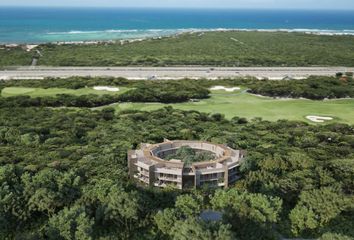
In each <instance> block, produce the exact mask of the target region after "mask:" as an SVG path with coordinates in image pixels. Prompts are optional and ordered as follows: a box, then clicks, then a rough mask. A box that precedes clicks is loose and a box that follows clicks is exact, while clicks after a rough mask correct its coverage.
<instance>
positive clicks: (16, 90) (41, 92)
mask: <svg viewBox="0 0 354 240" xmlns="http://www.w3.org/2000/svg"><path fill="white" fill-rule="evenodd" d="M119 90H120V91H119V92H109V91H97V90H94V89H93V88H88V87H87V88H80V89H76V90H74V89H68V88H48V89H44V88H27V87H7V88H4V89H3V90H2V91H1V96H2V97H12V96H19V95H27V96H30V97H49V96H55V95H57V94H71V95H76V96H80V95H88V94H96V95H104V94H110V95H113V94H122V93H124V92H126V91H128V90H129V88H125V87H120V88H119Z"/></svg>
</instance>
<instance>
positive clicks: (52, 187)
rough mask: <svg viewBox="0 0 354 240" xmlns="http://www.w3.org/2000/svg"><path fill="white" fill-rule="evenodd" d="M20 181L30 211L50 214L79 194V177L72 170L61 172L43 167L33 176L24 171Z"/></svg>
mask: <svg viewBox="0 0 354 240" xmlns="http://www.w3.org/2000/svg"><path fill="white" fill-rule="evenodd" d="M22 182H23V184H24V194H25V196H26V197H27V198H28V208H29V209H30V210H31V211H40V212H45V213H47V214H49V215H52V214H54V213H55V211H56V210H57V209H59V208H60V207H63V206H66V205H68V204H70V203H72V202H73V201H74V200H75V199H76V198H78V196H79V195H80V190H79V186H80V182H81V178H80V177H79V176H77V175H76V173H75V172H74V171H70V172H65V173H62V172H59V171H58V170H55V169H44V170H42V171H40V172H39V173H37V174H35V175H33V176H32V175H31V174H29V173H25V174H23V175H22Z"/></svg>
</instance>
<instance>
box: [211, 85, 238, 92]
mask: <svg viewBox="0 0 354 240" xmlns="http://www.w3.org/2000/svg"><path fill="white" fill-rule="evenodd" d="M210 90H214V91H217V90H224V91H226V92H234V91H237V90H241V88H239V87H231V88H228V87H224V86H214V87H212V88H210Z"/></svg>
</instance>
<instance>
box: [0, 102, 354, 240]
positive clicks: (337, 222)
mask: <svg viewBox="0 0 354 240" xmlns="http://www.w3.org/2000/svg"><path fill="white" fill-rule="evenodd" d="M0 126H1V128H0V238H1V239H65V240H69V239H166V240H167V239H223V240H228V239H230V240H231V239H239V240H246V239H247V240H253V239H278V238H280V237H288V238H295V237H301V238H321V237H322V239H333V237H336V238H337V239H352V238H353V237H354V232H353V229H354V226H353V223H354V219H353V216H354V213H353V206H354V202H353V189H354V184H353V178H354V165H353V163H354V155H353V152H354V130H353V126H350V125H346V124H339V123H332V124H329V125H309V124H307V123H304V122H301V121H287V120H281V121H276V122H269V121H263V120H261V119H254V120H249V121H244V120H242V119H241V118H239V117H237V116H235V117H234V118H233V119H231V120H227V119H225V118H224V117H223V116H222V115H216V114H214V115H210V114H206V113H200V112H197V111H183V110H176V109H173V108H171V107H166V108H162V109H159V110H156V111H151V112H144V111H120V112H115V111H114V109H113V108H105V109H102V110H97V111H91V110H89V109H85V108H77V109H65V108H60V109H51V108H37V107H9V108H8V107H0ZM164 138H169V139H187V140H188V139H190V140H205V141H210V142H214V143H220V144H227V145H228V146H230V147H232V148H236V149H245V150H247V158H246V160H245V161H244V162H243V163H242V165H241V179H240V180H239V181H238V182H237V183H236V185H235V186H232V187H231V188H230V189H228V190H222V189H213V188H203V189H197V190H192V191H188V192H181V191H178V190H174V189H173V188H167V189H163V190H160V189H156V188H152V189H149V188H142V187H139V186H138V185H136V184H135V183H134V182H133V181H132V180H130V179H129V177H128V169H127V155H126V154H127V150H129V149H132V148H136V147H137V146H138V145H139V144H140V143H141V142H147V143H158V142H161V141H163V139H164ZM205 210H214V211H218V212H220V213H221V214H222V219H221V220H220V221H205V220H203V218H201V217H200V216H201V213H202V212H203V211H205Z"/></svg>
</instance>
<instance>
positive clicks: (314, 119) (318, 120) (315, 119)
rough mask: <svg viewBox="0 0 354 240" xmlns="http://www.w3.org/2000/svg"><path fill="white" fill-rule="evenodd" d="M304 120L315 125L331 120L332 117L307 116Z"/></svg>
mask: <svg viewBox="0 0 354 240" xmlns="http://www.w3.org/2000/svg"><path fill="white" fill-rule="evenodd" d="M306 119H308V120H310V121H312V122H315V123H324V122H325V121H331V120H333V118H332V117H321V116H307V117H306Z"/></svg>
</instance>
